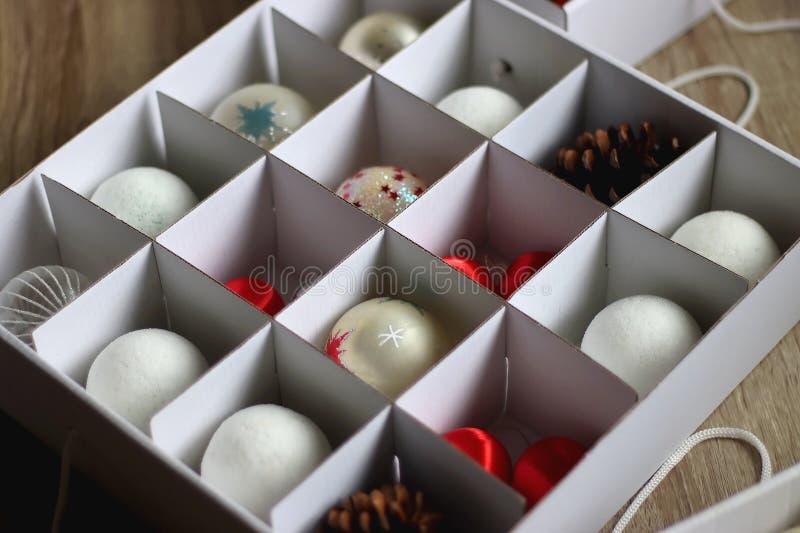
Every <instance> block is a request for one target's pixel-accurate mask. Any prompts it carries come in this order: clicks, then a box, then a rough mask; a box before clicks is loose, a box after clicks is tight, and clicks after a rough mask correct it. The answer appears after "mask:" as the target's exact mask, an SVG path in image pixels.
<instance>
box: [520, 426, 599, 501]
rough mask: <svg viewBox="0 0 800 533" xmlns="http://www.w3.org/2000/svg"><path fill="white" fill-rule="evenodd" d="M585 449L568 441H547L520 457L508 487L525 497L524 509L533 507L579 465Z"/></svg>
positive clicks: (537, 444) (561, 439) (553, 438)
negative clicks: (510, 486)
mask: <svg viewBox="0 0 800 533" xmlns="http://www.w3.org/2000/svg"><path fill="white" fill-rule="evenodd" d="M585 453H586V448H584V447H583V445H582V444H581V443H579V442H576V441H574V440H572V439H570V438H568V437H547V438H545V439H542V440H540V441H539V442H537V443H536V444H534V445H533V446H531V447H530V448H528V449H527V450H525V452H524V453H523V454H522V455H521V456H520V458H519V460H517V464H516V465H515V466H514V480H513V482H512V486H513V487H514V489H516V491H517V492H519V493H520V494H522V495H523V496H524V497H525V501H526V508H527V509H530V508H531V507H533V506H534V505H536V504H537V503H538V502H539V501H540V500H541V499H542V498H544V497H545V495H546V494H547V493H548V492H550V490H551V489H552V488H553V487H555V486H556V485H557V484H558V482H559V481H561V480H562V479H563V478H564V477H565V476H566V475H567V474H569V471H570V470H572V467H574V466H575V465H576V464H577V463H578V461H580V460H581V459H582V458H583V456H584V454H585Z"/></svg>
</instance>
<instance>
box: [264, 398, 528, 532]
mask: <svg viewBox="0 0 800 533" xmlns="http://www.w3.org/2000/svg"><path fill="white" fill-rule="evenodd" d="M395 457H396V458H397V459H398V460H399V464H400V481H401V482H402V483H404V484H405V485H406V486H407V487H408V489H409V490H410V491H411V492H412V494H413V493H414V492H416V491H421V492H422V493H423V494H424V501H425V502H426V507H429V508H430V509H431V510H435V511H439V512H441V513H442V514H443V517H444V520H445V523H446V525H447V526H448V529H447V530H448V531H486V532H493V531H497V532H500V531H508V530H509V529H510V528H511V527H512V526H513V524H514V523H515V522H516V521H517V520H518V519H519V517H520V516H521V515H522V508H523V502H522V499H521V498H519V497H518V496H517V495H516V494H514V493H513V491H512V490H511V489H509V488H508V487H505V486H504V485H503V484H502V483H501V482H499V481H497V480H496V479H494V478H492V477H490V476H488V475H487V474H486V473H484V472H483V471H482V470H481V469H480V468H479V467H478V466H477V465H476V464H475V463H474V462H473V461H472V460H471V459H469V458H467V457H466V456H464V455H463V454H461V453H460V452H458V451H456V450H455V449H453V448H452V447H451V446H450V444H448V443H447V442H445V441H444V440H442V439H440V438H439V437H437V436H436V435H435V434H433V433H431V432H430V431H428V430H427V429H426V428H425V427H424V426H422V425H421V424H419V423H418V422H416V421H415V420H414V419H413V418H412V417H410V416H409V415H408V414H406V413H404V412H402V411H401V410H399V409H390V408H387V409H385V410H384V411H383V412H381V413H380V414H379V415H378V416H377V417H376V418H375V419H374V420H372V421H371V422H370V423H369V424H367V425H366V426H365V427H364V428H363V429H362V430H361V431H360V432H359V433H358V434H356V435H355V436H354V437H353V438H351V439H350V440H349V441H348V442H347V443H346V444H345V445H344V446H343V447H342V448H341V449H339V450H338V451H337V452H336V453H335V454H334V456H333V457H332V458H331V459H330V460H329V461H328V462H326V463H325V464H324V465H322V466H321V467H320V468H319V469H318V470H317V471H316V472H314V473H313V474H312V475H311V476H309V478H307V479H306V480H305V481H304V482H303V484H301V485H300V486H299V487H298V488H297V489H296V490H295V491H294V492H293V493H291V494H290V495H289V496H288V497H287V498H286V499H285V500H283V501H282V502H281V503H279V504H278V506H277V507H275V509H274V511H273V525H274V527H275V528H276V530H279V531H287V532H300V531H313V530H315V528H316V526H318V525H319V524H321V523H323V521H324V520H325V517H326V513H327V511H328V510H329V509H331V508H332V507H334V506H339V505H341V501H342V500H343V499H344V498H346V497H347V496H350V495H352V494H354V493H355V492H359V491H363V492H367V493H369V491H371V490H373V489H378V488H380V487H381V486H382V485H385V484H392V483H393V479H392V477H393V476H392V471H393V464H394V460H395ZM331 480H336V482H335V483H331Z"/></svg>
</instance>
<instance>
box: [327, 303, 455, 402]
mask: <svg viewBox="0 0 800 533" xmlns="http://www.w3.org/2000/svg"><path fill="white" fill-rule="evenodd" d="M449 347H450V344H449V342H448V339H447V334H446V332H445V330H444V327H443V326H442V325H441V323H440V322H439V321H438V320H437V319H436V318H435V317H434V316H433V315H431V314H430V313H429V312H428V311H426V310H425V309H423V308H421V307H419V306H417V305H415V304H413V303H411V302H407V301H405V300H400V299H396V298H374V299H372V300H367V301H366V302H363V303H360V304H358V305H356V306H355V307H353V308H351V309H350V310H349V311H347V312H346V313H345V314H343V315H342V316H341V318H339V320H338V321H337V322H336V324H335V325H334V326H333V329H331V333H330V335H329V336H328V340H327V342H326V344H325V353H326V354H328V356H329V357H330V358H331V359H333V360H334V361H336V362H337V363H339V364H341V365H342V366H344V367H345V368H346V369H347V370H349V371H350V372H352V373H353V374H355V375H356V376H358V377H359V378H361V379H362V380H364V381H365V382H367V383H368V384H370V385H372V386H373V387H375V388H376V389H377V390H379V391H380V392H382V393H383V394H385V395H386V396H388V397H390V398H396V397H397V396H399V395H400V393H402V392H403V391H404V390H405V389H406V388H408V387H409V386H410V385H411V384H412V383H413V382H414V381H416V380H417V378H419V377H420V376H421V375H422V374H423V373H425V371H426V370H427V369H428V368H430V367H431V366H432V365H433V364H434V363H436V362H437V361H438V360H439V359H441V358H442V356H444V354H445V352H446V351H447V349H448V348H449Z"/></svg>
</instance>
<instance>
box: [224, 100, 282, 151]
mask: <svg viewBox="0 0 800 533" xmlns="http://www.w3.org/2000/svg"><path fill="white" fill-rule="evenodd" d="M276 103H277V102H276V101H272V102H270V103H268V104H264V105H261V102H256V103H255V105H254V106H253V107H252V108H250V107H247V106H244V105H241V104H240V105H238V106H237V107H238V108H239V120H240V121H241V123H242V125H241V126H239V127H238V128H236V132H237V133H239V134H241V135H242V136H243V137H246V138H248V139H252V140H253V141H254V142H256V143H258V142H259V141H260V140H261V138H262V137H263V138H264V139H268V140H269V142H270V143H272V144H277V142H278V141H280V140H282V139H285V138H286V137H288V136H289V135H291V134H292V131H291V130H290V129H289V128H285V127H283V126H279V125H278V124H276V123H275V119H276V117H283V116H286V113H285V112H283V111H276V110H275V104H276Z"/></svg>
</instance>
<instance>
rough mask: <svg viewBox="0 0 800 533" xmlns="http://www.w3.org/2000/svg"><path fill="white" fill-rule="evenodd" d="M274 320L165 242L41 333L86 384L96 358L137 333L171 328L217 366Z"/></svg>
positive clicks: (47, 348)
mask: <svg viewBox="0 0 800 533" xmlns="http://www.w3.org/2000/svg"><path fill="white" fill-rule="evenodd" d="M266 321H267V318H266V317H265V316H264V315H263V314H261V313H259V312H257V311H256V310H255V309H253V308H252V307H251V306H250V305H248V304H247V303H246V302H244V301H243V300H241V299H239V298H236V297H235V296H234V295H232V294H231V293H230V292H229V291H228V290H227V289H225V288H224V287H222V286H221V285H219V284H217V283H216V282H214V281H213V280H211V279H209V278H207V277H206V276H204V275H203V274H202V273H200V272H199V271H197V270H195V269H194V268H192V267H190V266H189V265H187V264H186V263H185V262H183V261H182V260H180V259H179V258H178V257H176V256H175V255H173V254H171V253H170V252H168V251H167V250H165V249H164V248H162V247H160V246H159V245H150V246H147V247H146V248H143V249H142V250H140V251H139V252H137V253H136V254H134V255H133V256H132V257H131V258H130V259H129V260H128V261H126V262H125V263H123V264H122V266H120V267H119V268H118V269H116V270H114V271H112V272H111V273H110V274H109V275H108V276H106V277H104V278H102V279H101V280H100V281H98V282H97V283H96V284H95V286H94V287H92V288H91V289H90V290H89V291H87V292H86V293H85V294H83V295H82V296H81V298H78V299H77V300H75V301H74V302H73V303H72V304H71V305H69V306H67V307H66V308H64V310H62V311H61V313H59V314H57V315H56V316H54V317H53V318H52V319H51V320H49V321H48V322H46V323H45V324H43V325H42V326H40V327H39V328H38V329H37V330H36V331H35V332H34V336H33V338H34V343H35V345H36V348H37V349H38V351H39V355H40V357H41V358H42V359H44V360H45V361H47V362H48V363H49V364H50V365H52V366H53V367H55V368H56V369H57V370H59V371H60V372H62V373H64V374H66V375H67V376H68V377H70V378H71V379H73V380H74V381H76V382H77V383H79V384H81V385H84V384H85V383H86V377H87V375H88V372H89V367H90V366H91V364H92V362H94V359H95V357H96V356H97V355H98V354H99V353H100V352H101V351H102V350H103V348H105V347H106V346H107V345H108V344H109V343H110V342H111V341H113V340H114V339H116V338H118V337H120V336H121V335H123V334H125V333H128V332H130V331H135V330H139V329H145V328H161V329H168V330H171V331H174V332H175V333H178V334H180V335H182V336H184V337H186V338H187V339H189V340H190V341H192V342H193V343H194V344H196V345H197V347H198V348H199V349H200V351H201V352H202V353H203V355H204V356H205V357H206V359H208V361H209V364H211V365H213V364H214V363H216V362H217V361H219V360H220V359H221V358H222V357H223V356H224V355H225V354H227V353H228V352H229V351H230V350H231V349H232V348H233V347H234V346H236V345H238V344H239V343H240V342H241V341H242V340H244V339H245V338H247V337H248V336H249V335H251V334H252V333H253V332H254V331H256V330H258V329H259V328H260V327H262V326H263V325H264V324H265V323H266Z"/></svg>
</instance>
